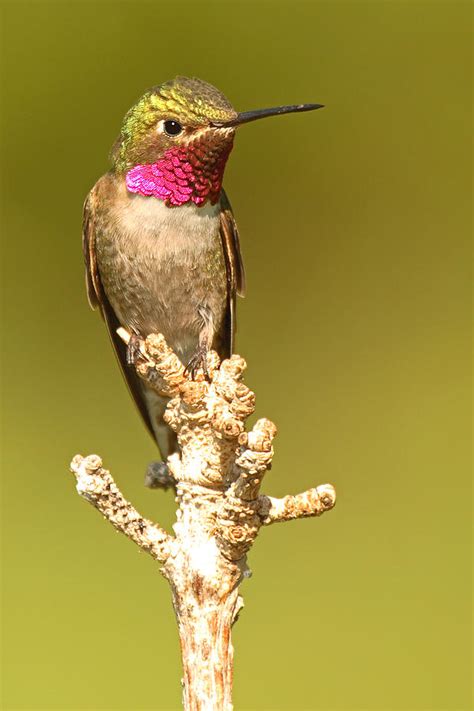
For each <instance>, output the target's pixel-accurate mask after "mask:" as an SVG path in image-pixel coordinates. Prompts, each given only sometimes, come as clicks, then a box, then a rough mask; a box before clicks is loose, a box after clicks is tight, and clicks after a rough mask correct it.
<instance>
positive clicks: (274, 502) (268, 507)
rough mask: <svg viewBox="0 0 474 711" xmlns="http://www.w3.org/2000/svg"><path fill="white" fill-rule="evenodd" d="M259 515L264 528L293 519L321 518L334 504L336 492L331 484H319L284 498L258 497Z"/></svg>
mask: <svg viewBox="0 0 474 711" xmlns="http://www.w3.org/2000/svg"><path fill="white" fill-rule="evenodd" d="M258 503H259V514H260V516H261V519H262V523H263V525H264V526H268V525H269V524H270V523H278V522H280V521H291V520H293V519H295V518H308V517H310V516H321V514H323V513H324V512H325V511H329V509H332V508H333V506H334V505H335V503H336V491H335V489H334V487H333V486H331V484H321V486H317V487H316V488H314V489H308V490H307V491H304V492H303V493H302V494H295V495H294V496H292V495H291V494H290V495H289V496H284V497H283V498H282V499H275V498H273V497H272V496H259V499H258Z"/></svg>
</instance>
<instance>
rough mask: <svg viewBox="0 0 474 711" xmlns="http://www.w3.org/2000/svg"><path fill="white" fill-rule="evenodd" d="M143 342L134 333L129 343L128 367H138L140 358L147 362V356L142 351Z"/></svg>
mask: <svg viewBox="0 0 474 711" xmlns="http://www.w3.org/2000/svg"><path fill="white" fill-rule="evenodd" d="M141 343H142V340H141V338H140V337H139V336H137V335H136V334H135V333H132V335H131V336H130V340H129V342H128V343H127V365H136V363H137V361H138V359H139V358H143V359H144V360H145V356H144V355H143V353H142V351H141V348H140V346H141Z"/></svg>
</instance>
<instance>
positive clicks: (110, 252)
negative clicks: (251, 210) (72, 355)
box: [96, 194, 227, 363]
mask: <svg viewBox="0 0 474 711" xmlns="http://www.w3.org/2000/svg"><path fill="white" fill-rule="evenodd" d="M122 203H123V204H122ZM111 218H112V219H109V220H108V221H107V225H106V226H105V225H104V227H102V228H101V226H100V225H99V229H98V231H97V237H96V240H97V245H96V251H97V260H98V266H99V272H100V276H101V281H102V284H103V287H104V290H105V293H106V295H107V298H108V299H109V301H110V304H111V306H112V308H113V309H114V311H115V313H116V314H117V317H118V319H119V320H120V322H121V324H122V325H123V326H124V327H125V328H127V329H128V330H131V331H133V332H135V333H136V334H138V335H140V336H142V337H146V336H147V335H148V334H150V333H162V334H163V335H164V337H165V338H166V340H167V342H168V344H169V345H170V346H171V347H172V348H173V349H174V350H175V352H176V353H177V355H178V356H179V358H180V359H181V360H182V361H183V363H187V362H188V361H189V359H190V358H191V356H192V355H193V353H194V352H195V351H196V349H197V347H198V344H199V336H200V333H201V332H202V330H203V328H204V326H205V325H206V324H205V323H204V321H205V320H207V321H208V324H207V325H208V326H209V327H210V328H211V330H212V333H213V335H214V337H215V339H214V340H216V342H217V340H220V339H219V338H218V335H219V333H220V331H221V330H222V328H223V324H224V318H225V313H226V308H227V281H226V267H225V261H224V255H223V249H222V244H221V239H220V234H219V207H218V206H217V205H216V206H210V207H207V206H205V207H201V208H198V207H197V206H195V205H185V206H181V207H176V208H168V207H166V205H165V204H164V203H163V202H162V201H160V200H157V199H156V198H153V197H144V196H141V195H133V196H131V195H128V194H127V196H126V199H125V200H124V201H122V202H121V204H120V206H119V207H117V206H116V209H115V214H113V215H111ZM213 345H214V344H213Z"/></svg>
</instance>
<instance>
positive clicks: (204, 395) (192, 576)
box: [71, 328, 336, 711]
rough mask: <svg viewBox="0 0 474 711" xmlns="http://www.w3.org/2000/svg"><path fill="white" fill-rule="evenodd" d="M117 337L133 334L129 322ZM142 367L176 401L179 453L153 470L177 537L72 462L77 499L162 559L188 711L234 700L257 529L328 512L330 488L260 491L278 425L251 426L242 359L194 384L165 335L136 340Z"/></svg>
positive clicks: (227, 705)
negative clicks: (239, 629) (235, 636)
mask: <svg viewBox="0 0 474 711" xmlns="http://www.w3.org/2000/svg"><path fill="white" fill-rule="evenodd" d="M118 333H119V335H120V336H121V337H122V339H123V340H124V341H125V342H128V340H129V339H130V335H129V334H128V333H127V331H125V329H122V328H121V329H119V330H118ZM139 349H140V353H141V356H142V357H140V358H139V359H138V361H137V363H136V366H135V367H136V370H137V373H138V375H139V376H140V377H141V378H142V379H143V380H144V381H145V382H147V383H148V384H149V385H150V386H151V387H153V388H154V389H156V390H157V392H159V393H160V394H162V395H163V394H164V395H166V396H167V397H169V403H168V406H167V409H166V413H165V419H166V422H167V423H168V424H169V426H170V427H171V428H172V429H173V430H174V431H175V432H176V434H177V438H178V442H179V448H180V454H173V455H172V456H170V457H169V458H168V460H167V462H166V464H167V467H166V468H165V467H164V466H163V464H159V463H155V464H154V465H152V468H151V469H149V472H148V475H147V476H148V478H149V480H150V482H151V486H163V487H164V488H167V487H168V486H173V487H174V488H175V490H176V502H177V504H178V510H177V521H176V523H175V524H174V526H173V531H174V533H173V534H169V533H167V532H166V531H165V530H164V529H163V528H161V526H159V525H158V524H156V523H153V522H152V521H150V520H148V519H145V518H143V517H142V516H141V515H140V514H139V513H138V512H137V511H136V509H135V508H134V507H133V506H132V504H130V503H129V502H128V501H126V499H125V498H124V497H123V496H122V494H121V492H120V490H119V489H118V487H117V485H116V484H115V482H114V480H113V479H112V477H111V475H110V473H109V472H108V471H107V470H106V469H104V468H103V467H102V461H101V459H100V458H99V457H98V456H97V455H90V456H88V457H81V456H80V455H77V456H76V457H74V459H73V461H72V463H71V470H72V472H73V473H74V475H75V477H76V487H77V491H78V493H79V495H80V496H82V497H83V498H84V499H86V500H87V501H89V503H91V504H92V505H93V506H95V507H96V508H97V509H98V510H99V511H100V513H102V515H103V516H104V517H105V518H106V519H107V520H108V521H110V523H111V524H112V525H113V526H114V527H115V528H116V529H117V530H119V531H121V532H122V533H124V534H125V535H126V536H127V537H128V538H130V539H131V540H133V541H134V542H135V543H136V544H137V545H138V546H139V547H140V548H142V549H143V550H145V551H147V552H148V553H150V555H151V556H152V557H153V558H155V559H156V560H157V561H159V562H160V563H162V564H163V567H162V572H163V574H164V575H165V577H166V578H167V579H168V581H169V582H170V585H171V590H172V594H173V604H174V608H175V612H176V616H177V620H178V626H179V632H180V641H181V651H182V657H183V671H184V678H183V703H184V708H185V709H187V710H193V711H194V710H196V711H197V710H198V709H199V710H206V711H211V710H219V711H220V710H221V709H222V710H225V711H229V710H230V709H231V708H232V702H231V687H232V666H233V664H232V663H233V647H232V643H231V635H230V630H231V626H232V624H233V622H234V621H235V619H236V617H237V614H238V612H239V610H240V609H241V607H242V606H243V602H242V599H241V597H240V595H239V593H238V587H239V584H240V582H241V581H242V579H243V577H246V576H247V575H248V574H249V571H248V568H247V565H246V554H247V552H248V551H249V549H250V548H251V546H252V544H253V542H254V540H255V538H256V537H257V535H258V532H259V530H260V528H261V526H266V525H270V524H272V523H276V522H283V521H289V520H292V519H297V518H305V517H309V516H320V515H321V514H322V513H324V512H325V511H328V510H329V509H331V508H332V507H333V506H334V504H335V501H336V493H335V490H334V488H333V487H332V486H331V485H330V484H324V485H322V486H318V487H316V488H313V489H309V490H308V491H305V492H303V493H301V494H297V495H289V496H285V497H283V498H273V497H270V496H266V495H264V494H261V493H260V488H261V485H262V481H263V478H264V476H265V473H266V472H267V471H268V470H269V469H270V468H271V463H272V459H273V439H274V437H275V435H276V427H275V425H274V424H273V423H272V422H271V421H270V420H267V419H265V418H263V419H260V420H258V421H257V422H256V423H255V425H254V426H253V428H252V429H251V430H249V431H247V430H246V429H245V422H246V420H247V418H248V417H249V416H250V415H251V414H252V413H253V412H254V409H255V395H254V393H253V392H252V391H251V390H250V389H249V388H248V387H247V386H246V385H245V384H244V383H243V382H242V376H243V373H244V370H245V368H246V363H245V361H244V359H243V358H241V357H240V356H238V355H232V356H231V358H229V359H227V360H224V361H222V362H220V359H219V357H218V355H217V353H215V352H214V351H211V352H209V353H208V356H207V373H208V379H207V380H206V379H205V377H204V373H203V374H202V376H201V377H200V376H199V375H198V376H197V379H196V380H190V379H189V378H188V376H187V374H186V373H185V369H184V367H183V365H182V363H181V361H180V360H179V358H178V357H177V356H176V354H175V353H174V352H173V351H172V349H171V348H170V347H169V346H168V345H167V343H166V341H165V339H164V338H163V336H162V335H161V334H152V335H150V336H148V338H147V339H146V340H144V341H141V342H140V343H139Z"/></svg>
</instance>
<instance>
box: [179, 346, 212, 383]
mask: <svg viewBox="0 0 474 711" xmlns="http://www.w3.org/2000/svg"><path fill="white" fill-rule="evenodd" d="M207 353H208V350H207V348H206V347H205V346H199V348H198V349H197V351H196V352H195V354H194V355H193V357H192V358H191V360H190V361H189V363H188V364H187V366H186V368H185V369H184V375H185V376H189V375H190V376H191V380H196V376H197V374H198V372H199V370H202V372H203V373H204V377H205V379H206V380H209V381H210V379H211V376H210V374H209V369H208V367H207Z"/></svg>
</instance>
